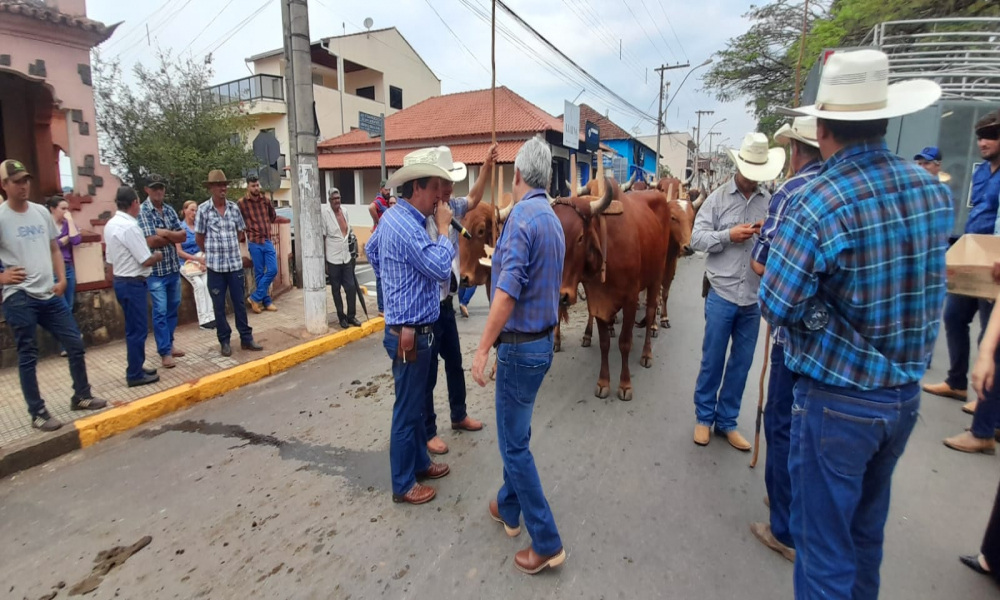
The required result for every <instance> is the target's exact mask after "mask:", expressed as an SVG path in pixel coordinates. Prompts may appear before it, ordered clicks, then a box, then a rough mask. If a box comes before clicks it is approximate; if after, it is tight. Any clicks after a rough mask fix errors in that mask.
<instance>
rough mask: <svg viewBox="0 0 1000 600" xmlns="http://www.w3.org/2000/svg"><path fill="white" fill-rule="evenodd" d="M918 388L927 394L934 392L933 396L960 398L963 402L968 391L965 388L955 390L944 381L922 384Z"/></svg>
mask: <svg viewBox="0 0 1000 600" xmlns="http://www.w3.org/2000/svg"><path fill="white" fill-rule="evenodd" d="M920 389H922V390H923V391H925V392H927V393H928V394H934V395H935V396H941V397H942V398H951V399H952V400H961V401H963V402H965V400H966V399H967V398H968V397H969V392H968V391H967V390H956V389H955V388H953V387H951V386H950V385H948V383H947V382H944V381H942V382H941V383H934V384H924V385H922V386H920Z"/></svg>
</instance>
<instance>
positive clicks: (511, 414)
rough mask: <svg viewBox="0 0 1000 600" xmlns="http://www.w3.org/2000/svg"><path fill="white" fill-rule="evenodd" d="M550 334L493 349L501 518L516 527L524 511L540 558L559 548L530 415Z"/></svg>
mask: <svg viewBox="0 0 1000 600" xmlns="http://www.w3.org/2000/svg"><path fill="white" fill-rule="evenodd" d="M552 344H553V339H552V334H551V333H550V334H549V335H548V336H547V337H544V338H542V339H539V340H535V341H533V342H527V343H523V344H500V346H499V347H498V348H497V381H496V408H497V442H498V443H499V446H500V458H501V459H503V486H501V488H500V491H499V492H498V493H497V506H498V508H499V512H500V517H501V518H502V519H503V520H504V522H505V523H507V524H508V525H513V526H516V525H517V524H518V523H519V522H520V517H521V514H522V513H523V514H524V525H525V527H527V528H528V535H530V536H531V546H532V548H534V549H535V552H536V553H538V554H540V555H542V556H550V555H552V554H555V553H556V552H558V551H559V549H560V548H562V540H561V539H560V538H559V531H558V530H556V522H555V518H554V517H553V516H552V509H551V508H549V503H548V501H547V500H546V499H545V492H544V491H543V490H542V482H541V480H540V479H539V477H538V470H537V469H536V468H535V459H534V457H533V456H532V455H531V450H530V449H529V448H528V445H529V443H530V441H531V413H532V411H533V410H534V408H535V397H536V396H537V394H538V388H540V387H541V385H542V380H543V379H545V374H546V373H547V372H548V370H549V367H550V366H551V365H552Z"/></svg>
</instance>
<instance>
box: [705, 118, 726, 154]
mask: <svg viewBox="0 0 1000 600" xmlns="http://www.w3.org/2000/svg"><path fill="white" fill-rule="evenodd" d="M725 120H726V119H725V118H723V119H720V120H718V121H716V122H715V123H713V124H712V126H711V127H709V128H708V131H706V132H705V135H703V136H702V137H701V139H700V140H699V141H698V147H699V148H701V143H702V142H704V141H705V138H706V137H708V135H709V134H710V133H712V130H713V129H715V126H716V125H718V124H720V123H722V122H723V121H725Z"/></svg>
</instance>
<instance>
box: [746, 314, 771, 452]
mask: <svg viewBox="0 0 1000 600" xmlns="http://www.w3.org/2000/svg"><path fill="white" fill-rule="evenodd" d="M770 361H771V324H770V323H768V324H767V335H766V336H764V366H762V367H761V369H760V388H759V389H758V393H759V395H758V396H757V424H756V425H755V426H754V433H753V456H751V457H750V468H751V469H752V468H754V467H756V466H757V454H758V453H759V452H760V423H761V420H762V419H763V417H764V380H765V379H767V365H768V363H769V362H770Z"/></svg>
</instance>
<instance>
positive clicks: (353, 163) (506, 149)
mask: <svg viewBox="0 0 1000 600" xmlns="http://www.w3.org/2000/svg"><path fill="white" fill-rule="evenodd" d="M523 144H524V141H523V140H514V141H505V142H498V143H497V153H498V154H499V158H498V159H497V162H498V163H513V162H514V158H515V157H516V156H517V151H518V150H520V149H521V146H522V145H523ZM489 147H490V143H489V142H475V143H471V144H452V145H451V146H450V148H451V157H452V160H456V161H458V162H463V163H465V164H467V165H481V164H483V158H484V157H485V156H486V151H487V150H488V149H489ZM410 152H413V148H395V149H388V148H387V149H386V151H385V166H386V167H389V168H398V167H402V166H403V157H404V156H406V155H407V154H409V153H410ZM381 165H382V153H381V151H380V150H379V149H378V148H377V147H376V148H375V149H371V150H369V149H365V150H356V151H353V152H336V153H326V154H320V155H319V168H320V169H377V168H379V167H380V166H381Z"/></svg>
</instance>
